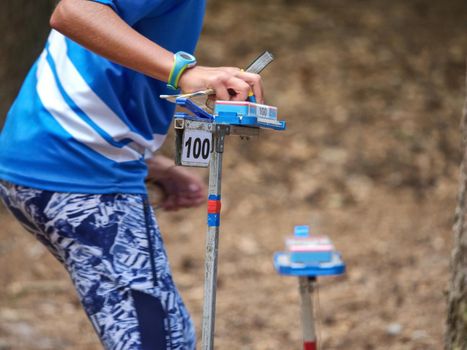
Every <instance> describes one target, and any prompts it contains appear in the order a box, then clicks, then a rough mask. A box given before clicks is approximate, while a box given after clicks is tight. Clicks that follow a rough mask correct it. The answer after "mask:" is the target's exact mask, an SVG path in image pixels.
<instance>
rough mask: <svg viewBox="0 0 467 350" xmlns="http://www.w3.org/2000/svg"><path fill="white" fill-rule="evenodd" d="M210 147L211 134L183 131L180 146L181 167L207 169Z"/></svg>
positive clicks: (198, 131) (200, 131) (202, 131)
mask: <svg viewBox="0 0 467 350" xmlns="http://www.w3.org/2000/svg"><path fill="white" fill-rule="evenodd" d="M211 145H212V134H211V132H209V131H205V130H193V129H185V132H184V133H183V144H182V165H188V166H195V167H207V166H208V165H209V159H210V158H211V148H212V146H211Z"/></svg>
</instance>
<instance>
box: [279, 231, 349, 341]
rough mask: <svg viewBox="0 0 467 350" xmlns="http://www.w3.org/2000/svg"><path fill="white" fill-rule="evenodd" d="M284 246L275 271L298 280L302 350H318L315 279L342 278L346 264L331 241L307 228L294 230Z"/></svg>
mask: <svg viewBox="0 0 467 350" xmlns="http://www.w3.org/2000/svg"><path fill="white" fill-rule="evenodd" d="M285 245H286V250H285V251H284V252H277V253H276V254H275V255H274V267H275V269H276V271H277V272H278V273H279V274H281V275H285V276H296V277H298V281H299V292H300V302H301V308H300V312H301V318H302V329H303V349H304V350H317V349H318V345H317V341H316V331H315V326H314V313H313V298H312V295H313V291H314V288H315V284H316V279H317V277H318V276H332V275H340V274H343V273H344V272H345V264H344V262H343V261H342V259H341V256H340V254H339V253H338V252H337V251H336V250H335V248H334V245H333V244H332V242H331V240H330V239H329V237H327V236H324V235H315V234H310V228H309V227H308V226H295V230H294V235H293V236H292V237H289V238H287V239H286V241H285Z"/></svg>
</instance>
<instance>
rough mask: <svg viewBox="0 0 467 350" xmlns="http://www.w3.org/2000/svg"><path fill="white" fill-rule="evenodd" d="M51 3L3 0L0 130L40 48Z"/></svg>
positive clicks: (44, 0)
mask: <svg viewBox="0 0 467 350" xmlns="http://www.w3.org/2000/svg"><path fill="white" fill-rule="evenodd" d="M54 5H55V0H6V1H5V2H4V3H2V10H1V11H0V33H2V35H0V129H1V126H2V125H3V120H4V118H5V114H6V112H7V111H8V108H9V107H10V104H11V102H12V101H13V99H14V98H15V96H16V94H17V92H18V89H19V87H20V86H21V82H22V81H23V79H24V77H25V76H26V74H27V72H28V70H29V68H30V66H31V65H32V63H33V62H34V59H35V58H36V57H37V55H38V54H39V52H40V50H41V49H42V47H43V46H44V42H45V39H46V35H47V32H48V31H49V17H50V14H51V13H52V10H53V8H54Z"/></svg>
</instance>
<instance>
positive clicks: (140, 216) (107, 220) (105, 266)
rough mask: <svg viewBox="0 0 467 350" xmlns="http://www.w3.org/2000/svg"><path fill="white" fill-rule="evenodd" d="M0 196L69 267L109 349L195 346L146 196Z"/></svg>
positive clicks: (0, 185)
mask: <svg viewBox="0 0 467 350" xmlns="http://www.w3.org/2000/svg"><path fill="white" fill-rule="evenodd" d="M0 197H1V198H2V200H3V202H4V204H5V205H6V207H7V208H8V209H9V210H10V211H11V213H12V214H13V215H14V216H15V217H16V218H17V219H18V220H19V221H20V222H21V224H22V225H23V226H24V227H25V228H26V229H27V230H28V231H29V232H31V233H32V234H33V235H34V236H35V237H36V238H37V239H38V240H39V241H41V242H42V243H43V244H44V245H45V246H46V247H47V248H48V249H49V250H50V251H51V252H52V254H53V255H54V256H55V257H56V258H57V259H58V260H59V261H60V262H61V263H62V264H63V265H64V266H65V268H66V269H67V271H68V273H69V274H70V276H71V279H72V281H73V283H74V285H75V288H76V290H77V292H78V294H79V297H80V300H81V303H82V305H83V307H84V309H85V311H86V313H87V315H88V317H89V319H90V320H91V322H92V324H93V326H94V328H95V330H96V332H97V333H98V335H99V337H100V339H101V341H102V343H103V344H104V347H105V348H106V349H108V350H140V349H141V350H165V349H171V350H172V349H177V350H191V349H194V348H195V334H194V328H193V324H192V322H191V319H190V316H189V314H188V312H187V310H186V308H185V306H184V305H183V302H182V300H181V298H180V295H179V293H178V291H177V289H176V287H175V285H174V282H173V280H172V276H171V272H170V269H169V265H168V262H167V256H166V253H165V250H164V246H163V242H162V238H161V235H160V231H159V227H158V225H157V222H156V219H155V217H154V213H153V211H152V208H151V206H150V205H149V204H148V202H147V199H146V197H145V196H143V195H136V194H76V193H57V192H50V191H43V190H37V189H31V188H27V187H22V186H17V185H13V184H10V183H7V182H0Z"/></svg>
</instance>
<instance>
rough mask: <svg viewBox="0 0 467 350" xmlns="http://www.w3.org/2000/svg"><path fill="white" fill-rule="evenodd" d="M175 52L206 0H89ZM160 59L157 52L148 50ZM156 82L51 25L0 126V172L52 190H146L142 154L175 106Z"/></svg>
mask: <svg viewBox="0 0 467 350" xmlns="http://www.w3.org/2000/svg"><path fill="white" fill-rule="evenodd" d="M92 1H96V2H99V3H102V4H105V5H108V6H110V7H112V8H113V9H114V10H115V12H116V13H117V14H118V15H119V16H120V17H121V18H122V19H123V20H124V21H125V22H127V23H128V24H129V25H131V26H132V27H133V28H134V29H135V30H136V31H138V32H139V33H141V34H142V35H144V36H145V37H147V38H149V39H150V40H152V41H154V42H155V43H157V44H159V45H161V46H162V47H164V48H166V49H167V50H170V51H172V52H177V51H187V52H190V53H193V51H194V49H195V46H196V43H197V41H198V38H199V35H200V32H201V27H202V21H203V17H204V11H205V0H92ZM154 59H155V60H157V57H154ZM167 93H173V91H171V90H169V89H168V88H167V87H166V83H165V82H161V81H158V80H155V79H152V78H150V77H148V76H145V75H143V74H141V73H138V72H136V71H133V70H131V69H128V68H125V67H123V66H121V65H118V64H116V63H113V62H111V61H109V60H107V59H105V58H103V57H101V56H99V55H97V54H95V53H93V52H90V51H89V50H87V49H85V48H83V47H82V46H80V45H78V44H77V43H75V42H73V41H72V40H70V39H68V38H66V37H65V36H63V35H62V34H60V33H58V32H57V31H54V30H52V32H51V33H50V36H49V38H48V40H47V44H46V47H45V49H44V51H43V52H42V54H41V55H40V57H39V59H38V60H37V61H36V62H35V64H34V66H33V67H32V69H31V71H30V72H29V74H28V76H27V77H26V80H25V82H24V83H23V86H22V88H21V90H20V92H19V95H18V97H17V99H16V100H15V102H14V104H13V106H12V107H11V109H10V111H9V113H8V116H7V120H6V122H5V125H4V128H3V130H2V133H1V134H0V178H1V179H4V180H7V181H10V182H12V183H16V184H18V185H23V186H29V187H33V188H39V189H44V190H50V191H57V192H78V193H118V192H123V193H145V187H144V177H145V176H146V173H147V169H146V164H145V161H144V159H145V157H147V156H148V155H150V154H151V153H152V152H154V151H155V150H157V149H158V148H159V147H160V146H161V144H162V143H163V141H164V139H165V136H166V134H167V131H168V129H169V126H170V123H171V120H172V116H173V112H174V105H173V104H171V103H169V102H167V101H164V100H161V99H160V98H159V95H161V94H167Z"/></svg>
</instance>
